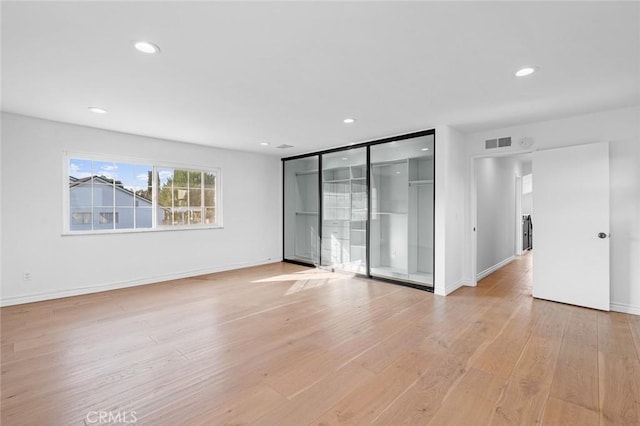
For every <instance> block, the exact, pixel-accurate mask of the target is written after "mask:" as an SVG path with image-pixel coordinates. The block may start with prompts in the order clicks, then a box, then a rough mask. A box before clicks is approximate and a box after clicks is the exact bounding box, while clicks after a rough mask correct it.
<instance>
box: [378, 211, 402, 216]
mask: <svg viewBox="0 0 640 426" xmlns="http://www.w3.org/2000/svg"><path fill="white" fill-rule="evenodd" d="M371 214H372V215H382V214H399V215H405V216H406V215H407V213H406V212H371Z"/></svg>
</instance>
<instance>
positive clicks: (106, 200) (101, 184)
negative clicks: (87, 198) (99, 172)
mask: <svg viewBox="0 0 640 426" xmlns="http://www.w3.org/2000/svg"><path fill="white" fill-rule="evenodd" d="M113 195H114V190H113V184H110V183H109V182H107V181H105V180H103V179H102V178H93V205H94V206H107V207H111V206H113V205H114V199H113Z"/></svg>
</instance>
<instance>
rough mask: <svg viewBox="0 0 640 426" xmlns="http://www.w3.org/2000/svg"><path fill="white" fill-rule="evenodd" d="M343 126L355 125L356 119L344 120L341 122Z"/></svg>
mask: <svg viewBox="0 0 640 426" xmlns="http://www.w3.org/2000/svg"><path fill="white" fill-rule="evenodd" d="M342 121H343V122H344V123H345V124H351V123H355V122H356V119H355V118H345V119H344V120H342Z"/></svg>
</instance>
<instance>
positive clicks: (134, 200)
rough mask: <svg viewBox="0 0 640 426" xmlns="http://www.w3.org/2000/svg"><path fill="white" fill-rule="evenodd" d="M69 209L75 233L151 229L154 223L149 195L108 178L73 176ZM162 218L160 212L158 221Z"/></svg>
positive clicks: (70, 179) (70, 222)
mask: <svg viewBox="0 0 640 426" xmlns="http://www.w3.org/2000/svg"><path fill="white" fill-rule="evenodd" d="M69 206H70V209H69V214H70V216H71V217H70V221H69V224H70V225H69V227H70V228H69V229H70V230H71V231H85V230H86V231H90V230H93V229H133V228H151V226H152V222H153V221H152V217H153V208H152V202H151V199H150V197H149V196H148V195H147V194H146V192H144V191H138V192H137V193H136V192H133V191H131V190H129V189H127V188H125V187H124V186H123V185H122V183H121V182H120V181H117V180H116V181H114V180H112V179H109V178H106V177H104V176H89V177H85V178H81V179H79V178H75V177H73V176H69ZM162 216H163V210H162V209H158V219H159V220H162Z"/></svg>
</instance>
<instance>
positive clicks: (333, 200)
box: [321, 148, 367, 274]
mask: <svg viewBox="0 0 640 426" xmlns="http://www.w3.org/2000/svg"><path fill="white" fill-rule="evenodd" d="M366 163H367V152H366V148H357V149H350V150H345V151H339V152H334V153H330V154H324V155H323V156H322V253H321V254H322V257H321V264H322V265H324V266H330V267H332V268H336V269H340V270H344V271H349V272H355V273H360V274H366V272H367V264H366V259H367V252H366V241H367V235H366V232H367V231H366V224H367V166H366Z"/></svg>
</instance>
